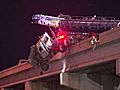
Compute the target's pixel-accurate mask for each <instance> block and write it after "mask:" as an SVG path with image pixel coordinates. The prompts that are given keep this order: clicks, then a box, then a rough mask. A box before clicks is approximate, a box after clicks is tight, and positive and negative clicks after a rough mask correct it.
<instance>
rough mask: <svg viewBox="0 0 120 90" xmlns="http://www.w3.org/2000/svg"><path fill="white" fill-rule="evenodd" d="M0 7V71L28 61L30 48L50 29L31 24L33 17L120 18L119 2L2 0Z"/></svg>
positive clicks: (111, 0)
mask: <svg viewBox="0 0 120 90" xmlns="http://www.w3.org/2000/svg"><path fill="white" fill-rule="evenodd" d="M0 4H1V5H0V70H3V69H6V68H8V67H11V66H13V65H16V64H17V63H18V61H19V59H24V58H25V59H27V57H28V54H29V47H30V46H31V45H32V44H35V43H36V42H37V40H38V36H39V35H41V34H42V33H43V32H44V31H48V30H49V29H48V27H44V26H40V25H32V24H31V16H32V15H34V14H37V13H41V14H47V15H54V16H57V15H58V14H59V13H63V14H69V15H74V16H75V15H76V16H79V15H85V16H89V15H95V14H96V15H98V16H114V17H120V5H119V4H120V2H119V0H1V1H0Z"/></svg>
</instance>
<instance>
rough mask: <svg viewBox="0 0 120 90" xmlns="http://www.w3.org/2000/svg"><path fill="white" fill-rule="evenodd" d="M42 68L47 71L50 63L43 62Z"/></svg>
mask: <svg viewBox="0 0 120 90" xmlns="http://www.w3.org/2000/svg"><path fill="white" fill-rule="evenodd" d="M41 69H42V70H43V71H47V70H48V69H49V64H46V63H43V64H42V65H41Z"/></svg>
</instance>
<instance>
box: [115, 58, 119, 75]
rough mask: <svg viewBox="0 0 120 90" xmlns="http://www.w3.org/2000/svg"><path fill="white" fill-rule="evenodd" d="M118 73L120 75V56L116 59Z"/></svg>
mask: <svg viewBox="0 0 120 90" xmlns="http://www.w3.org/2000/svg"><path fill="white" fill-rule="evenodd" d="M116 75H119V76H120V58H119V59H117V60H116Z"/></svg>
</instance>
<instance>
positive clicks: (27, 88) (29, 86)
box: [25, 81, 32, 90]
mask: <svg viewBox="0 0 120 90" xmlns="http://www.w3.org/2000/svg"><path fill="white" fill-rule="evenodd" d="M25 90H32V89H31V82H29V81H27V82H25Z"/></svg>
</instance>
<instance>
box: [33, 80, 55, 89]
mask: <svg viewBox="0 0 120 90" xmlns="http://www.w3.org/2000/svg"><path fill="white" fill-rule="evenodd" d="M51 84H52V83H50V82H42V81H40V80H36V81H32V82H31V90H53V89H51V88H52V87H51Z"/></svg>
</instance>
